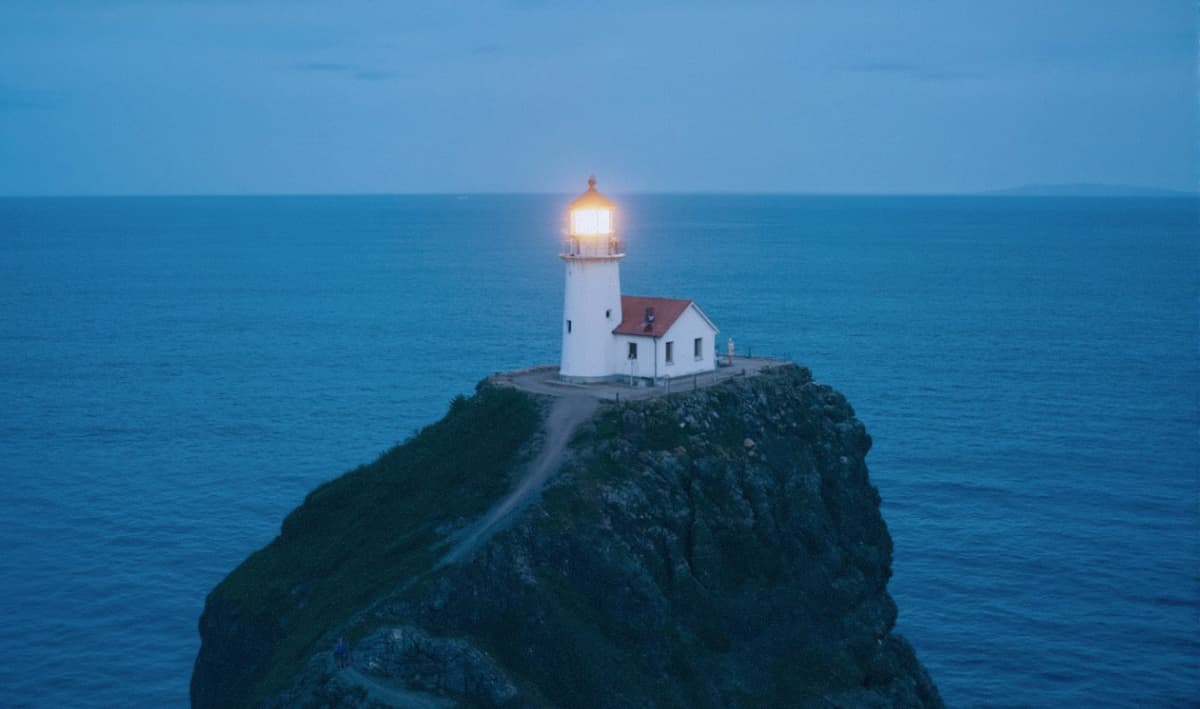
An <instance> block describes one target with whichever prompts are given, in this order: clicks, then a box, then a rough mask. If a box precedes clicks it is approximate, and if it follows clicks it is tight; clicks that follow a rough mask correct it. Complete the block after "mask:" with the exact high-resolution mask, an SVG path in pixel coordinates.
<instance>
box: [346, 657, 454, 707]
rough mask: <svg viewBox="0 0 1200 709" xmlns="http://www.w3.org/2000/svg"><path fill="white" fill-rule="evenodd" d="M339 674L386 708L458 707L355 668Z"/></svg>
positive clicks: (348, 668)
mask: <svg viewBox="0 0 1200 709" xmlns="http://www.w3.org/2000/svg"><path fill="white" fill-rule="evenodd" d="M337 672H338V678H339V679H340V680H341V681H342V682H345V683H347V684H350V685H356V686H359V687H362V688H363V689H364V690H366V692H367V699H370V700H371V701H373V702H378V703H379V704H382V705H384V706H388V707H398V708H400V709H450V707H453V706H457V702H454V701H453V700H450V699H444V698H442V697H437V696H434V695H432V694H426V693H424V692H414V691H412V690H408V689H401V688H399V687H396V686H393V685H391V684H385V683H384V682H381V681H379V680H377V679H375V678H373V677H370V676H368V675H365V674H363V673H362V672H359V671H358V669H357V668H354V667H347V668H345V669H341V670H338V671H337Z"/></svg>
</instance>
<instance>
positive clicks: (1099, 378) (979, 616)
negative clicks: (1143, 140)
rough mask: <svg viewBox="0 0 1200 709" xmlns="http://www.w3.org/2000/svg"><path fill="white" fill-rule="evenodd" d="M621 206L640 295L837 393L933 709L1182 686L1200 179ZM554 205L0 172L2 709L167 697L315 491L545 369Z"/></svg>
mask: <svg viewBox="0 0 1200 709" xmlns="http://www.w3.org/2000/svg"><path fill="white" fill-rule="evenodd" d="M616 199H617V201H618V204H619V205H620V206H619V209H620V211H619V219H620V222H619V224H620V228H621V229H622V233H623V236H624V238H625V239H626V242H627V253H628V256H627V257H626V258H625V260H624V262H623V263H622V267H621V268H622V285H623V290H624V292H625V293H627V294H638V295H653V296H669V297H682V298H691V299H694V300H695V301H696V302H697V303H698V304H699V305H700V306H701V308H702V309H703V310H704V311H705V312H706V313H707V314H708V315H709V317H710V318H711V319H712V320H713V321H714V322H715V323H716V324H717V325H718V326H719V327H720V329H721V333H720V336H719V340H720V342H721V344H722V346H724V343H725V341H726V339H727V338H733V340H734V342H735V347H736V349H737V351H738V352H739V353H740V354H750V355H767V356H773V357H786V358H789V359H792V360H794V361H796V362H799V363H801V364H804V365H806V366H808V367H810V368H811V369H812V371H813V373H814V375H815V376H816V378H817V379H818V380H820V381H822V382H825V383H828V384H831V385H833V386H834V387H836V388H837V389H839V390H841V391H842V392H844V393H845V394H846V395H847V396H848V397H849V399H850V401H851V402H852V404H853V405H854V407H855V410H856V412H857V415H858V417H859V418H860V419H861V420H862V421H863V422H864V423H865V424H866V426H867V429H868V431H869V432H870V433H871V435H872V437H873V439H874V447H873V448H872V450H871V452H870V454H869V456H868V459H867V461H868V464H869V466H870V471H871V479H872V481H873V482H874V484H875V485H876V486H878V488H879V491H880V494H881V495H882V498H883V513H884V516H885V518H886V520H887V523H888V527H889V529H890V531H891V534H892V537H893V539H894V540H895V559H894V575H893V577H892V579H891V582H890V586H889V588H890V591H891V593H892V595H893V596H894V597H895V599H896V602H897V604H898V606H899V609H900V615H899V621H898V625H897V630H898V631H899V632H900V633H902V634H904V635H905V636H906V637H907V638H909V640H910V641H911V642H912V644H913V645H914V647H915V648H916V651H917V653H918V656H919V657H920V659H921V660H922V662H923V663H924V664H925V666H926V667H927V668H928V669H929V671H930V673H931V675H932V677H933V678H934V680H935V682H936V683H937V685H938V687H939V688H940V690H941V692H942V695H943V697H944V699H945V700H946V702H947V703H948V704H949V705H950V706H954V707H1067V706H1089V707H1105V706H1112V707H1121V706H1197V705H1198V704H1200V523H1198V520H1200V477H1198V476H1200V446H1198V444H1200V439H1198V431H1200V427H1198V424H1200V416H1198V410H1197V405H1198V404H1197V402H1198V399H1200V366H1198V343H1200V338H1198V330H1197V322H1198V317H1197V314H1198V312H1200V311H1198V298H1197V295H1198V292H1197V287H1198V286H1197V284H1198V282H1200V278H1198V273H1200V259H1198V254H1200V249H1198V243H1200V239H1198V235H1197V214H1198V205H1200V202H1198V201H1197V200H1196V199H1193V198H1100V197H1090V198H1058V197H1038V198H1022V197H962V196H954V197H934V196H930V197H869V196H853V197H849V196H847V197H841V196H781V195H617V196H616ZM569 200H570V196H567V195H562V196H556V195H458V196H456V195H445V196H442V195H439V196H329V197H321V196H294V197H290V196H285V197H147V198H135V197H128V198H34V199H24V198H6V199H0V490H2V493H0V706H3V707H24V706H30V707H91V706H95V707H116V706H122V707H132V706H145V707H171V706H184V705H186V704H187V702H188V682H189V678H190V675H191V670H192V664H193V661H194V659H195V656H196V652H197V650H198V648H199V644H200V637H199V634H198V632H197V620H198V618H199V616H200V612H201V609H202V608H203V605H204V599H205V595H206V594H207V593H208V592H209V590H210V589H212V588H213V587H214V586H215V585H216V584H217V583H218V582H219V581H220V580H221V579H222V577H223V576H224V575H225V574H226V573H228V572H229V571H230V570H231V569H233V568H234V567H235V566H236V565H237V564H239V563H240V562H241V561H242V560H243V559H245V558H246V556H247V555H249V554H250V553H252V552H253V551H255V550H256V549H258V548H260V547H262V546H263V545H265V544H267V543H268V542H270V541H271V539H272V538H274V536H275V535H276V534H277V533H278V531H279V527H280V522H281V521H282V519H283V517H284V515H286V514H287V513H288V511H289V510H291V509H292V508H294V507H295V506H296V505H298V504H299V503H300V502H301V501H302V500H303V498H304V496H305V494H306V493H307V492H308V491H309V490H311V489H313V488H314V487H315V486H317V485H319V484H320V483H322V482H323V481H326V480H329V479H331V478H333V477H335V476H337V475H340V474H341V473H343V472H345V471H347V470H349V469H351V468H353V467H354V466H357V465H359V464H361V463H365V462H368V461H370V460H372V459H373V458H374V457H375V456H377V455H378V454H380V453H381V452H383V451H384V450H386V449H387V448H389V447H390V446H392V445H394V444H396V443H398V442H401V441H403V440H405V439H406V438H407V437H408V436H410V435H411V434H412V433H413V432H414V431H415V430H417V429H419V428H420V427H422V426H425V425H427V424H429V423H432V422H434V421H436V420H437V419H438V418H439V417H440V416H441V415H442V414H443V413H444V412H445V411H446V409H447V406H448V404H449V402H450V400H451V399H452V398H453V397H454V396H456V395H458V394H464V393H470V392H471V391H472V390H473V388H474V387H475V385H476V383H477V382H479V381H480V380H481V379H483V378H484V377H486V376H488V375H489V374H490V373H492V372H495V371H503V370H510V369H515V368H520V367H528V366H533V365H540V364H550V363H555V362H556V361H557V358H558V354H559V332H560V324H559V319H560V318H561V307H562V293H563V265H562V262H561V261H560V260H559V258H558V252H559V248H560V241H561V239H562V237H563V231H564V228H565V214H564V211H565V207H566V204H567V203H568V202H569ZM514 632H519V629H514Z"/></svg>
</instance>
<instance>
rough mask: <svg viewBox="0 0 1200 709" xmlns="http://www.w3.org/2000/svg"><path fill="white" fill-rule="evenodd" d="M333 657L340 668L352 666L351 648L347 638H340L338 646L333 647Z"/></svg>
mask: <svg viewBox="0 0 1200 709" xmlns="http://www.w3.org/2000/svg"><path fill="white" fill-rule="evenodd" d="M333 658H334V660H335V664H336V665H337V668H338V669H339V670H340V669H343V668H345V667H349V666H350V648H349V647H348V646H347V645H346V639H345V638H338V641H337V646H335V647H334V648H333Z"/></svg>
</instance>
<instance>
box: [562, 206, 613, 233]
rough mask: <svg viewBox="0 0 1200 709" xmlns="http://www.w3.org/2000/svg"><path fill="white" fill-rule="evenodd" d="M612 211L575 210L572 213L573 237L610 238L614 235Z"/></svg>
mask: <svg viewBox="0 0 1200 709" xmlns="http://www.w3.org/2000/svg"><path fill="white" fill-rule="evenodd" d="M612 222H613V213H612V210H611V209H575V210H572V211H571V235H572V236H608V235H609V234H611V233H613V226H612Z"/></svg>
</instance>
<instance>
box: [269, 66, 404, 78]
mask: <svg viewBox="0 0 1200 709" xmlns="http://www.w3.org/2000/svg"><path fill="white" fill-rule="evenodd" d="M292 70H293V71H299V72H305V73H309V74H336V75H340V76H348V77H351V78H353V79H358V80H360V81H383V80H385V79H390V78H392V77H393V76H395V74H394V73H392V72H390V71H386V70H384V69H376V68H373V67H366V66H361V65H359V64H342V63H339V62H303V63H300V64H293V65H292Z"/></svg>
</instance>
